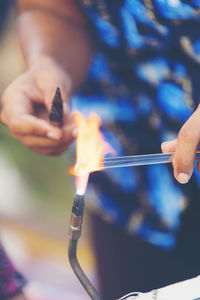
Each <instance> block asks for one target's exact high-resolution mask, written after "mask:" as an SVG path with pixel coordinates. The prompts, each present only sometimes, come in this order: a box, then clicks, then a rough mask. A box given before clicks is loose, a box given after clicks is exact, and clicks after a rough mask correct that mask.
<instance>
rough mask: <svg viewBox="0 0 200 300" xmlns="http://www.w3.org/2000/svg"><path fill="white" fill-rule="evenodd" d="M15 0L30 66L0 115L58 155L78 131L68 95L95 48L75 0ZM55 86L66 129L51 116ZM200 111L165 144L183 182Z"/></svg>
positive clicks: (198, 133)
mask: <svg viewBox="0 0 200 300" xmlns="http://www.w3.org/2000/svg"><path fill="white" fill-rule="evenodd" d="M58 2H59V5H58ZM17 3H18V8H19V19H18V31H19V39H20V43H21V47H22V51H23V54H24V57H25V61H26V63H27V71H26V72H25V73H24V74H22V75H21V76H20V77H19V78H17V79H16V80H15V81H14V82H13V83H11V85H10V86H9V87H8V88H7V90H6V91H5V93H4V95H3V97H2V104H3V107H2V111H1V120H2V122H3V123H4V124H6V125H7V126H8V128H9V129H10V131H11V134H12V135H13V136H14V137H15V138H17V139H19V140H20V141H21V142H22V143H23V144H24V145H26V146H27V147H29V148H30V149H32V150H34V151H36V152H38V153H41V154H45V155H58V154H61V153H62V152H63V151H65V150H66V149H67V148H68V147H69V145H70V144H71V143H72V141H73V140H74V138H75V136H76V125H75V122H74V120H73V118H72V117H71V116H69V114H68V99H69V97H70V95H71V94H72V93H73V92H74V91H75V90H77V88H78V87H79V86H80V84H81V83H82V82H83V80H84V78H85V75H86V73H87V69H88V66H89V63H90V60H91V57H92V53H93V45H92V41H91V39H90V36H89V30H88V27H87V23H86V21H85V19H84V17H83V15H82V14H81V12H80V11H79V9H78V7H77V6H76V4H75V3H76V2H75V1H74V0H59V1H58V0H48V1H40V0H18V1H17ZM30 37H31V38H30ZM57 86H60V88H61V92H62V96H63V98H64V103H65V110H64V114H65V117H66V120H65V124H64V126H63V128H62V129H59V128H56V127H55V126H52V125H50V124H49V123H48V121H47V111H48V110H49V107H50V105H51V102H52V99H53V95H54V93H55V89H56V87H57ZM199 115H200V107H198V108H197V110H196V111H195V112H194V113H193V114H192V116H191V117H190V119H189V120H188V121H187V122H186V123H185V124H184V125H183V127H182V128H181V130H180V132H179V134H178V138H177V139H176V140H174V141H169V142H165V143H163V144H162V151H163V152H165V153H166V152H171V151H174V152H175V155H174V159H173V167H174V176H175V178H176V179H177V180H178V181H179V182H180V183H186V182H188V180H189V179H190V177H191V174H192V172H193V168H194V157H195V151H196V149H197V146H198V144H199V141H200V118H199ZM198 169H199V170H200V164H198Z"/></svg>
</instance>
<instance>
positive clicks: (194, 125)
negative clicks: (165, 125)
mask: <svg viewBox="0 0 200 300" xmlns="http://www.w3.org/2000/svg"><path fill="white" fill-rule="evenodd" d="M199 142H200V105H199V106H198V108H197V109H196V111H195V112H194V113H193V114H192V116H191V117H190V118H189V119H188V120H187V122H186V123H185V124H184V125H183V127H182V128H181V130H180V131H179V134H178V138H177V139H175V140H172V141H169V142H164V143H162V145H161V148H162V151H163V152H164V153H170V152H175V154H174V157H173V161H172V163H173V167H174V176H175V178H176V179H177V180H178V181H179V182H180V183H187V182H188V181H189V179H190V177H191V175H192V173H193V169H194V161H195V153H196V151H197V148H198V145H199ZM197 169H198V171H199V172H200V161H198V164H197Z"/></svg>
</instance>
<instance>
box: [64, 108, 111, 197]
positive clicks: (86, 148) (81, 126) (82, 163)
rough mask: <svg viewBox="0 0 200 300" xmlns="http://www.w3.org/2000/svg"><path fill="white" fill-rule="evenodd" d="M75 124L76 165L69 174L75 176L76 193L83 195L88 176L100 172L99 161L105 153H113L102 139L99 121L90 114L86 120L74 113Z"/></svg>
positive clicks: (93, 114)
mask: <svg viewBox="0 0 200 300" xmlns="http://www.w3.org/2000/svg"><path fill="white" fill-rule="evenodd" d="M74 118H75V121H76V124H77V131H78V132H77V145H76V163H75V165H74V167H72V169H71V170H70V173H71V174H73V175H75V176H76V188H77V192H78V193H80V194H84V193H85V190H86V187H87V182H88V178H89V174H90V173H91V172H94V171H98V170H102V169H103V166H102V165H101V161H102V160H103V158H104V156H105V154H106V153H109V152H113V150H112V148H111V146H110V145H109V144H108V143H107V142H106V141H105V140H104V139H103V137H102V134H101V132H100V129H99V128H100V125H101V120H100V118H99V117H98V116H97V115H96V114H95V113H91V114H90V115H89V118H88V119H85V117H84V116H83V115H82V114H81V113H79V112H75V113H74Z"/></svg>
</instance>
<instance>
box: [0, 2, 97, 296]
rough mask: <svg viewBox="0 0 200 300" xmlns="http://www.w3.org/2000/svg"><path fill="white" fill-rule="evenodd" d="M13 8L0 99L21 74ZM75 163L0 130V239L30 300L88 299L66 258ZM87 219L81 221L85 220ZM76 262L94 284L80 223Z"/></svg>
mask: <svg viewBox="0 0 200 300" xmlns="http://www.w3.org/2000/svg"><path fill="white" fill-rule="evenodd" d="M15 21H16V15H15V11H14V8H11V9H10V10H9V12H8V15H7V19H6V22H5V24H4V27H3V29H2V33H1V37H0V74H1V75H0V93H1V94H2V92H3V90H4V89H5V88H6V87H7V85H8V84H9V83H10V82H12V81H13V80H14V79H15V78H16V77H17V76H18V75H19V74H20V73H21V72H23V70H24V69H25V66H24V63H23V58H22V55H21V53H20V50H19V46H18V42H17V37H16V26H15ZM73 161H74V157H73V155H70V154H69V153H66V154H64V155H62V156H61V157H59V158H54V157H45V156H40V155H38V154H35V153H34V152H32V151H30V150H28V149H26V148H25V147H23V146H22V145H21V144H20V143H19V142H18V141H16V140H15V139H13V138H12V137H11V136H10V134H9V131H8V130H7V129H6V127H4V126H3V125H0V230H1V232H0V238H1V241H2V243H3V245H4V247H5V248H6V251H7V253H8V254H9V256H10V258H11V259H12V261H13V262H14V264H15V265H16V266H17V268H18V269H19V270H20V271H21V272H22V273H23V274H24V275H25V276H26V277H27V278H28V279H29V281H30V283H29V284H28V285H27V287H26V293H27V295H28V297H29V298H30V300H43V299H46V300H54V299H59V300H65V299H69V296H70V297H71V298H70V299H88V297H87V295H86V294H85V292H84V291H83V289H82V287H81V286H80V284H79V282H78V281H77V279H76V278H75V276H74V275H73V272H72V271H71V268H70V266H69V263H68V258H67V236H68V223H69V217H70V212H71V205H72V200H73V195H74V185H73V178H72V177H71V176H70V175H69V174H68V170H69V167H70V166H71V165H72V164H73ZM85 219H86V218H85ZM83 228H84V230H83V237H82V238H81V240H80V242H79V246H78V257H79V259H80V263H81V264H82V266H83V268H84V269H85V271H86V272H87V274H88V275H89V277H90V278H91V279H92V280H93V281H95V279H94V258H93V256H92V249H91V248H90V244H89V238H88V236H89V233H88V232H89V226H88V224H87V221H85V222H84V227H83Z"/></svg>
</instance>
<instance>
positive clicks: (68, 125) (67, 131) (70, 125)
mask: <svg viewBox="0 0 200 300" xmlns="http://www.w3.org/2000/svg"><path fill="white" fill-rule="evenodd" d="M62 134H63V137H62V140H63V141H65V142H67V140H68V139H75V138H76V137H77V125H76V123H75V121H74V120H73V119H71V118H70V119H66V120H64V124H63V127H62Z"/></svg>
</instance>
